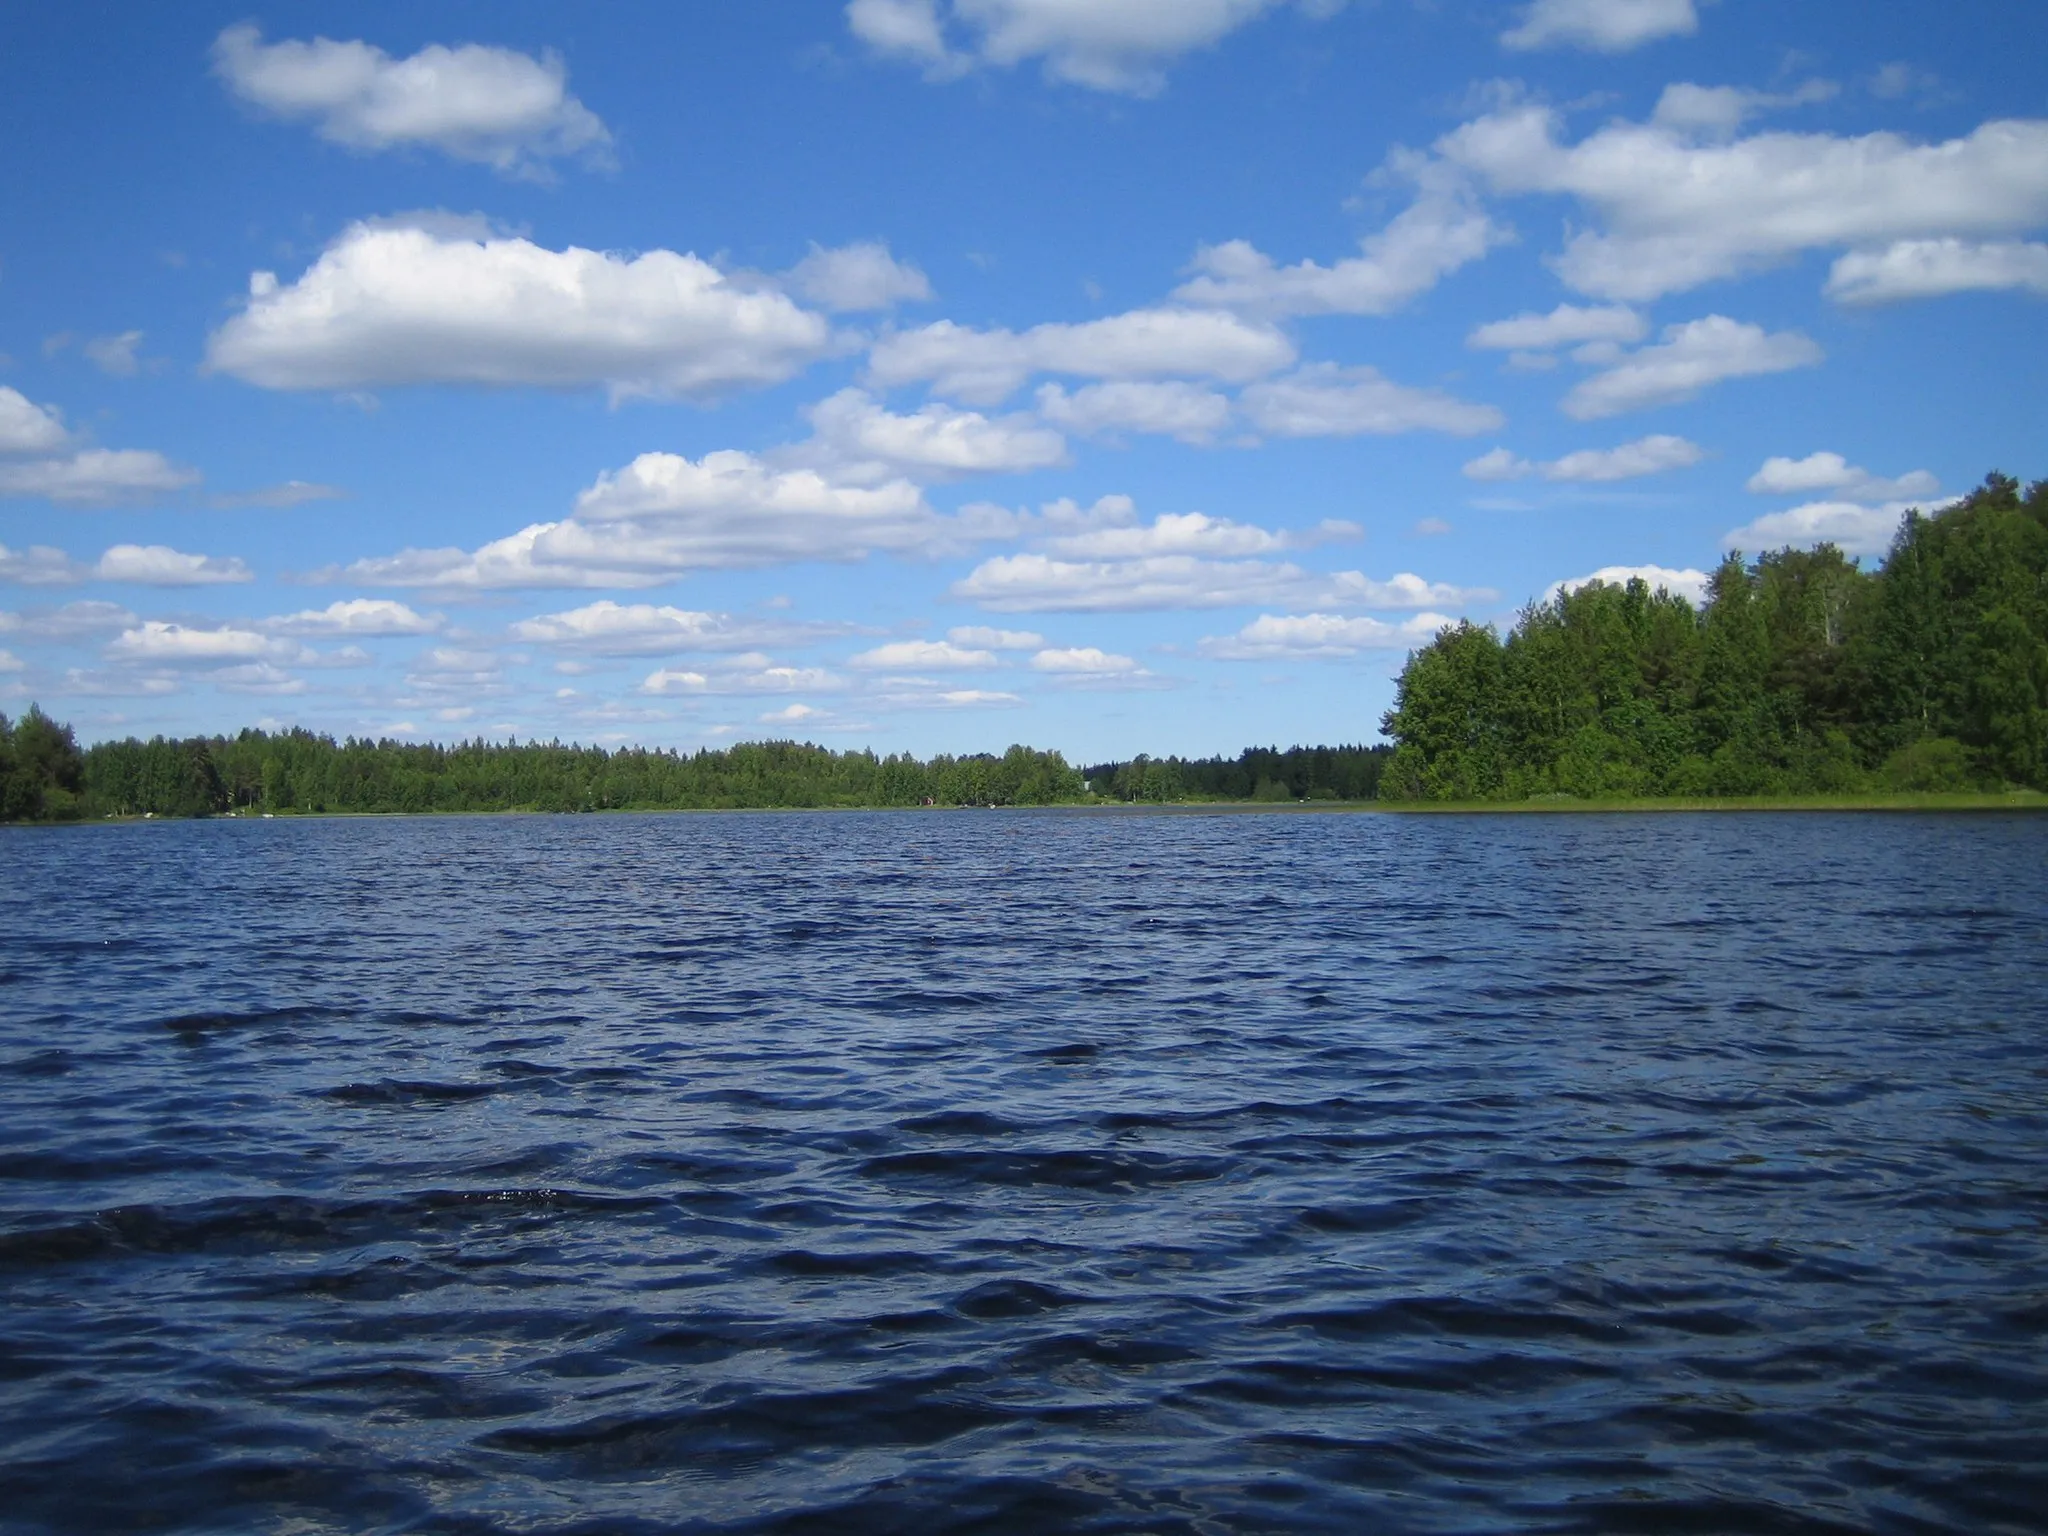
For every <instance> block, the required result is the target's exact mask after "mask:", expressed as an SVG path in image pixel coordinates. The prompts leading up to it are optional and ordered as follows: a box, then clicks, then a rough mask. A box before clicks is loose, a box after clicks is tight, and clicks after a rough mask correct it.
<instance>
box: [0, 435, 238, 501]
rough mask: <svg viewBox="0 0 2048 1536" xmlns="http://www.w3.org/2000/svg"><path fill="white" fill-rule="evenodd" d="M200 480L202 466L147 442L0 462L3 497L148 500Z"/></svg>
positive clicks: (0, 489)
mask: <svg viewBox="0 0 2048 1536" xmlns="http://www.w3.org/2000/svg"><path fill="white" fill-rule="evenodd" d="M198 481H199V471H197V470H196V469H189V468H187V467H186V466H185V465H183V464H173V463H172V462H171V461H170V460H169V459H167V458H165V457H164V456H163V455H162V454H160V453H157V452H154V451H153V450H150V449H145V448H86V449H82V450H81V451H79V452H77V453H74V454H71V455H70V456H69V457H66V458H61V459H27V460H23V461H21V462H18V463H13V464H0V497H9V496H20V497H39V498H43V499H46V500H49V501H54V502H58V503H60V504H62V505H65V506H79V507H104V506H112V505H114V504H115V503H117V502H125V501H146V500H148V499H150V498H151V497H154V496H161V495H164V494H165V493H167V492H170V491H177V490H183V489H184V488H185V487H187V486H190V485H196V484H197V483H198Z"/></svg>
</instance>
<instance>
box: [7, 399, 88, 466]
mask: <svg viewBox="0 0 2048 1536" xmlns="http://www.w3.org/2000/svg"><path fill="white" fill-rule="evenodd" d="M70 441H71V434H70V433H69V432H67V431H65V430H64V418H63V417H62V416H61V415H60V414H59V413H58V411H57V409H56V407H55V406H49V405H37V404H36V403H35V402H34V401H33V400H30V399H29V398H28V397H27V396H26V395H24V394H22V393H21V391H20V390H18V389H9V388H8V387H7V386H6V385H4V384H0V453H54V452H55V451H56V450H57V449H59V448H62V447H64V446H65V445H66V444H67V443H69V442H70Z"/></svg>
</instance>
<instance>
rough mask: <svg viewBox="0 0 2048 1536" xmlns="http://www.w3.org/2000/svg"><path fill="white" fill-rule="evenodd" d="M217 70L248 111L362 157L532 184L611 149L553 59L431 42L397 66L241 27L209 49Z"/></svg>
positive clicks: (369, 51) (373, 53) (359, 52)
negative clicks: (390, 157)
mask: <svg viewBox="0 0 2048 1536" xmlns="http://www.w3.org/2000/svg"><path fill="white" fill-rule="evenodd" d="M213 68H214V73H215V74H216V75H218V76H219V77H220V79H221V81H222V82H223V83H224V84H225V85H226V86H227V88H228V89H229V90H230V91H231V92H233V93H234V94H235V95H236V96H238V97H239V98H241V99H242V100H243V101H245V102H247V103H249V104H250V105H251V106H254V107H257V108H259V109H261V110H263V111H265V112H268V113H270V114H271V115H273V116H275V117H279V118H283V119H285V120H286V121H290V122H306V123H311V124H312V125H313V130H314V132H316V133H318V134H319V135H320V137H321V138H323V139H326V140H328V141H329V142H330V143H334V144H340V145H344V146H346V147H347V148H349V149H354V150H359V151H365V152H374V151H378V150H387V149H406V148H415V147H424V148H429V149H435V150H439V151H440V152H441V153H442V154H444V155H448V156H449V157H451V158H453V159H456V160H469V161H476V162H480V163H482V164H484V165H489V166H491V167H493V168H494V169H496V170H498V171H501V172H506V173H527V174H533V173H535V172H537V171H538V170H539V169H540V168H541V167H543V166H544V165H545V164H546V162H548V161H549V160H554V159H559V158H562V157H563V156H568V155H578V154H581V155H585V156H601V154H602V151H603V150H604V148H605V146H606V145H608V144H609V143H610V142H611V135H610V134H609V133H608V132H607V131H606V130H605V126H604V124H603V123H602V122H601V121H599V119H598V117H597V115H596V114H595V113H593V112H592V111H591V110H590V109H589V108H588V107H586V106H584V105H583V103H582V102H580V101H578V100H577V99H576V98H575V97H574V96H571V95H570V94H569V92H568V89H567V72H566V71H565V70H564V68H563V66H562V61H561V60H560V59H559V58H557V57H556V56H555V55H554V54H552V53H549V54H543V55H542V56H541V57H540V58H537V59H536V58H534V57H533V56H531V55H530V54H524V53H517V52H514V51H513V50H511V49H509V48H489V47H484V46H481V45H478V44H475V43H466V44H463V45H462V46H460V47H455V48H449V47H445V46H443V45H441V44H438V43H436V44H433V45H430V46H429V47H426V48H422V49H421V50H420V51H419V52H418V53H415V54H413V55H412V56H411V57H409V58H404V59H394V58H392V57H391V56H390V55H389V54H387V53H385V52H384V50H383V49H381V48H376V47H373V46H371V45H370V44H368V43H364V42H335V41H333V40H331V39H329V38H324V37H316V38H314V39H313V40H312V41H311V42H296V41H289V42H280V43H266V42H264V41H263V34H262V33H261V32H260V31H259V30H258V29H257V28H255V27H253V26H250V25H247V24H243V25H240V26H233V27H229V28H228V29H227V30H226V31H225V32H223V33H221V35H220V36H219V37H218V38H217V39H216V40H215V41H214V45H213Z"/></svg>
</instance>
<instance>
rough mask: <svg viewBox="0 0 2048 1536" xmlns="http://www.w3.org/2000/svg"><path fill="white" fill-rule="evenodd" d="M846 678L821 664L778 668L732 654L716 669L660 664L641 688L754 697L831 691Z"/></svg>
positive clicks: (756, 657) (756, 658)
mask: <svg viewBox="0 0 2048 1536" xmlns="http://www.w3.org/2000/svg"><path fill="white" fill-rule="evenodd" d="M845 686H846V683H845V680H844V679H843V678H839V677H836V676H834V675H833V674H832V673H830V672H828V671H826V670H825V669H824V668H822V667H779V666H776V665H775V664H774V663H773V662H771V661H770V660H769V659H768V658H767V657H766V656H759V655H747V656H735V657H734V658H733V659H732V663H731V665H729V666H728V667H726V668H725V669H723V670H719V671H695V670H688V669H684V668H679V667H663V668H661V669H659V670H658V671H654V672H650V673H648V674H647V679H646V681H645V682H643V683H641V685H640V691H641V692H642V693H647V694H656V695H662V696H678V695H680V696H686V697H687V696H693V695H701V696H704V697H741V698H745V697H754V696H760V695H764V694H768V695H773V694H780V693H830V692H836V691H838V690H840V689H843V688H844V687H845Z"/></svg>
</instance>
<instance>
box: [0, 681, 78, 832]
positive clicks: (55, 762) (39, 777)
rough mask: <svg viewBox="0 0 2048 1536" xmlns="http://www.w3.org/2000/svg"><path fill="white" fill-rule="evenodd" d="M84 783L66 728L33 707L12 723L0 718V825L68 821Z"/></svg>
mask: <svg viewBox="0 0 2048 1536" xmlns="http://www.w3.org/2000/svg"><path fill="white" fill-rule="evenodd" d="M84 782H85V760H84V758H83V757H82V756H81V755H80V753H79V750H78V742H77V740H76V739H75V738H74V737H73V736H72V734H71V727H70V726H68V725H59V724H57V722H56V721H54V720H52V719H51V718H50V717H49V716H48V715H46V714H44V713H43V712H42V711H41V710H40V709H38V708H37V707H36V706H35V705H33V704H31V705H29V707H28V713H27V714H25V715H23V716H22V717H21V719H20V720H18V721H15V722H12V723H10V722H9V721H8V719H7V717H6V716H5V715H0V821H70V820H72V819H73V818H75V817H76V816H77V815H78V814H79V803H78V792H79V790H80V789H81V788H82V787H83V785H84Z"/></svg>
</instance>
